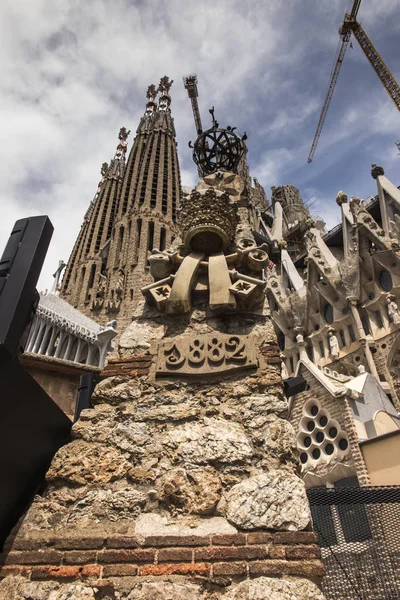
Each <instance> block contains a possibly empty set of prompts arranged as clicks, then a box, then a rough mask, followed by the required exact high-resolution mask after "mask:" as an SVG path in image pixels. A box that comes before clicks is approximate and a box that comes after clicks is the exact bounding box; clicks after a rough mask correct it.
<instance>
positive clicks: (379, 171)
mask: <svg viewBox="0 0 400 600" xmlns="http://www.w3.org/2000/svg"><path fill="white" fill-rule="evenodd" d="M384 174H385V171H384V170H383V167H379V166H378V165H376V164H375V163H372V165H371V175H372V177H373V178H374V179H377V178H378V177H379V175H384Z"/></svg>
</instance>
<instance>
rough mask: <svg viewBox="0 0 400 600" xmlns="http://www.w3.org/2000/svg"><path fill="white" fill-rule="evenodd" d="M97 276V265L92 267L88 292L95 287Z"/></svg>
mask: <svg viewBox="0 0 400 600" xmlns="http://www.w3.org/2000/svg"><path fill="white" fill-rule="evenodd" d="M95 274H96V265H92V266H91V267H90V277H89V284H88V290H90V289H92V287H93V283H94V276H95Z"/></svg>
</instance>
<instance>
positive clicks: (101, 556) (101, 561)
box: [0, 531, 322, 582]
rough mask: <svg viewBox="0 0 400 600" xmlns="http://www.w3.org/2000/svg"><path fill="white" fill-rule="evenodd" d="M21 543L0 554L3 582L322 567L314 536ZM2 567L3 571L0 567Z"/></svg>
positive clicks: (309, 571) (274, 572) (314, 571)
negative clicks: (14, 578) (17, 578)
mask: <svg viewBox="0 0 400 600" xmlns="http://www.w3.org/2000/svg"><path fill="white" fill-rule="evenodd" d="M46 543H47V545H48V546H51V548H46V544H45V542H44V541H42V540H40V545H41V547H42V548H43V549H41V550H38V549H37V547H38V545H39V542H38V539H35V538H33V539H30V538H25V539H21V540H18V544H15V546H18V548H19V550H15V547H13V548H12V549H11V550H10V551H9V552H8V553H6V552H5V553H4V554H3V555H0V578H4V577H6V576H7V575H15V574H21V575H23V576H25V577H31V578H32V579H56V580H57V579H60V580H64V579H70V580H74V579H82V578H87V577H95V578H97V580H98V581H99V582H101V580H102V578H107V577H129V576H150V575H151V576H164V575H190V576H202V577H218V576H222V577H236V578H242V579H243V578H246V577H247V576H252V575H269V576H277V577H281V576H282V575H297V576H307V577H312V578H319V577H320V576H321V575H322V563H321V561H320V560H318V559H319V548H318V546H317V545H316V535H315V534H314V533H313V532H311V531H297V532H296V531H281V532H276V533H272V532H266V531H256V532H251V533H236V534H229V535H225V534H224V535H221V534H220V535H214V536H195V535H191V536H151V537H147V538H146V539H144V540H140V539H138V538H136V537H134V536H118V535H114V536H110V537H105V538H100V537H93V538H86V539H83V538H77V537H69V538H59V537H53V538H49V539H48V540H47V542H46ZM1 565H3V566H1Z"/></svg>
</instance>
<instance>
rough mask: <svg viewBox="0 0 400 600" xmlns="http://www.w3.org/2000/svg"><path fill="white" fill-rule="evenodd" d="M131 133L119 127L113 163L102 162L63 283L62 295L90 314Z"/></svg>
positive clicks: (118, 194) (102, 272) (119, 190)
mask: <svg viewBox="0 0 400 600" xmlns="http://www.w3.org/2000/svg"><path fill="white" fill-rule="evenodd" d="M129 133H130V132H129V131H127V130H126V129H125V127H122V128H121V129H120V132H119V135H118V137H119V144H118V146H117V150H116V153H115V156H114V158H113V159H112V160H111V163H110V165H108V164H107V163H103V164H102V166H101V175H102V179H101V181H100V183H99V185H98V188H97V191H96V194H95V196H94V199H93V200H92V202H91V203H90V206H89V208H88V210H87V212H86V215H85V217H84V220H83V223H82V226H81V230H80V232H79V234H78V237H77V240H76V242H75V245H74V248H73V250H72V253H71V256H70V258H69V261H68V264H67V268H66V270H65V274H64V278H63V282H62V286H61V291H60V295H61V296H62V297H63V298H64V299H65V300H68V301H69V302H70V304H72V305H73V306H74V307H75V308H78V309H79V310H81V311H82V312H83V313H86V314H88V315H89V314H90V308H91V305H92V302H93V296H96V294H97V293H98V288H99V281H100V282H101V280H102V277H104V272H105V267H106V260H105V259H106V257H107V251H106V248H107V244H108V240H109V239H110V236H111V233H112V229H113V225H114V217H115V211H116V207H117V202H118V199H119V196H120V194H121V185H122V179H123V176H124V171H125V154H126V150H127V141H126V140H127V138H128V135H129Z"/></svg>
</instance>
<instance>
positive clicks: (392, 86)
mask: <svg viewBox="0 0 400 600" xmlns="http://www.w3.org/2000/svg"><path fill="white" fill-rule="evenodd" d="M360 4H361V0H354V3H353V7H352V9H351V12H350V13H346V14H345V15H344V21H343V25H342V26H341V27H340V29H339V35H340V38H341V41H340V42H339V45H338V49H337V52H336V56H335V61H334V63H333V68H332V72H331V77H330V80H329V85H328V92H327V95H326V98H325V102H324V105H323V107H322V111H321V116H320V117H319V121H318V125H317V131H316V132H315V136H314V140H313V143H312V146H311V150H310V154H309V155H308V160H307V162H309V163H310V162H312V159H313V158H314V154H315V150H316V148H317V145H318V141H319V138H320V135H321V131H322V127H323V126H324V121H325V117H326V114H327V112H328V108H329V104H330V101H331V99H332V94H333V90H334V89H335V85H336V82H337V79H338V77H339V72H340V68H341V66H342V64H343V58H344V55H345V53H346V50H347V46H348V45H349V42H350V38H351V34H352V33H353V34H354V36H355V38H356V40H357V42H358V43H359V44H360V46H361V49H362V50H363V51H364V54H365V56H366V57H367V58H368V60H369V62H370V63H371V65H372V66H373V68H374V70H375V73H376V74H377V75H378V77H379V79H380V80H381V82H382V83H383V85H384V87H385V89H386V91H387V92H388V93H389V96H390V97H391V99H392V100H393V102H394V103H395V105H396V107H397V110H400V87H399V84H398V83H397V81H396V80H395V78H394V77H393V75H392V74H391V72H390V71H389V69H388V68H387V66H386V65H385V63H384V61H383V59H382V58H381V56H380V55H379V54H378V51H377V50H376V48H375V46H374V45H373V44H372V42H371V40H370V39H369V37H368V36H367V34H366V33H365V31H364V29H363V28H362V27H361V25H360V23H359V22H358V21H357V13H358V10H359V8H360Z"/></svg>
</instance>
